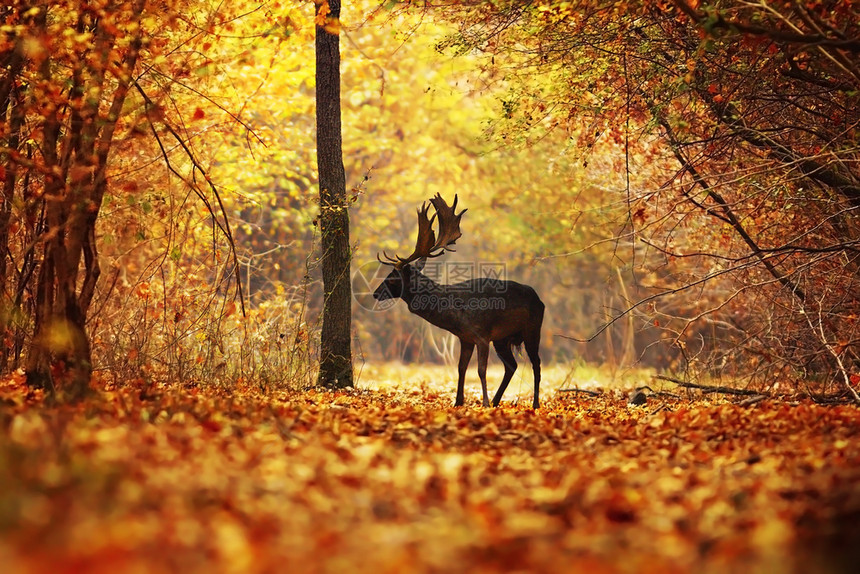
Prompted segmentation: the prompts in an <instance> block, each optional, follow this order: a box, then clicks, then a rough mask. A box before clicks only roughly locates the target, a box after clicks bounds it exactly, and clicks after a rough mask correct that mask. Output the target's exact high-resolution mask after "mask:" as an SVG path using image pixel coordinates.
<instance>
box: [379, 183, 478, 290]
mask: <svg viewBox="0 0 860 574" xmlns="http://www.w3.org/2000/svg"><path fill="white" fill-rule="evenodd" d="M430 204H431V205H432V206H433V209H434V210H435V213H434V214H433V216H432V217H428V216H427V213H428V211H429V210H430V206H429V205H427V202H424V203H422V204H421V207H420V208H419V209H418V239H417V241H416V242H415V249H414V251H412V254H411V255H409V256H408V257H398V256H397V255H395V256H394V257H392V256H390V255H388V254H387V253H386V252H385V251H383V252H382V255H383V257H384V258H385V259H384V260H383V259H382V258H380V256H379V254H377V255H376V258H377V259H378V260H379V262H380V263H382V264H383V265H389V266H391V267H393V269H392V270H391V272H390V273H389V274H388V276H387V277H386V278H385V280H384V281H383V282H382V284H381V285H380V286H379V287H377V288H376V291H374V292H373V298H374V299H376V300H377V301H385V300H386V299H396V298H398V297H400V296H401V295H402V293H403V288H404V286H405V285H409V282H410V281H411V280H412V274H413V273H415V272H420V271H421V269H423V268H424V264H425V263H426V262H427V259H428V258H431V257H439V256H440V255H444V254H445V252H446V251H453V249H451V246H452V245H454V243H455V242H456V241H457V239H459V238H460V236H461V235H462V233H460V218H461V217H463V214H464V213H466V210H465V209H464V210H463V211H461V212H460V213H456V212H455V211H456V208H457V196H456V195H454V203H452V204H451V205H450V206H449V205H448V204H447V203H445V200H444V199H442V196H441V195H440V194H438V193H437V194H436V197H433V198H431V199H430ZM434 220H438V223H439V237H438V239H437V237H436V233H435V232H434V231H433V221H434ZM413 261H414V262H415V263H414V264H413Z"/></svg>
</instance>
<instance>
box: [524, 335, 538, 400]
mask: <svg viewBox="0 0 860 574" xmlns="http://www.w3.org/2000/svg"><path fill="white" fill-rule="evenodd" d="M525 344H526V345H525V346H526V354H527V355H528V356H529V360H530V361H531V362H532V370H533V371H534V374H535V400H534V403H533V404H532V408H535V409H536V408H538V407H539V406H540V354H539V349H540V331H538V332H537V333H535V334H532V335H530V336H528V337H526V340H525Z"/></svg>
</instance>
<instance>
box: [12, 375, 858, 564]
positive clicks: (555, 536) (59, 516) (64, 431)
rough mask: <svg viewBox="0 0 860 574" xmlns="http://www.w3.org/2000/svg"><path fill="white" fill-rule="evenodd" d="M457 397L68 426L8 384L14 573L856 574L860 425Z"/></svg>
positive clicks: (159, 406) (110, 411)
mask: <svg viewBox="0 0 860 574" xmlns="http://www.w3.org/2000/svg"><path fill="white" fill-rule="evenodd" d="M452 391H453V389H450V388H449V389H446V390H445V391H442V390H438V391H437V390H436V389H435V388H429V387H427V386H424V387H420V386H419V387H417V388H413V389H411V390H407V389H403V388H398V389H395V390H391V389H389V390H386V389H384V388H380V389H373V390H367V389H365V390H357V391H352V392H340V393H332V392H324V391H320V390H309V391H305V392H296V393H259V392H254V391H252V390H250V389H231V390H230V391H229V392H228V391H226V390H220V391H218V390H206V391H204V390H197V389H184V390H183V389H180V388H163V389H154V390H151V391H150V392H148V393H141V392H140V391H139V390H131V389H128V390H126V389H120V390H115V391H111V392H100V393H99V394H97V395H96V396H95V397H93V398H92V399H90V400H88V401H86V402H85V403H82V404H79V405H77V406H73V407H72V406H61V407H57V406H48V405H47V404H45V402H44V400H42V399H41V398H40V397H39V396H35V395H33V393H30V394H29V396H28V394H27V391H26V389H25V388H24V387H22V385H21V384H20V382H16V381H14V380H9V381H5V382H4V383H3V386H2V387H0V395H1V396H2V406H0V429H2V430H0V562H2V563H4V564H7V565H9V567H7V568H4V571H5V572H47V571H51V572H54V573H56V572H67V571H69V572H70V571H76V572H78V571H86V572H102V571H104V572H118V571H136V572H137V571H140V572H161V571H183V572H197V571H201V572H202V571H206V572H210V571H218V572H221V571H223V572H268V571H272V572H283V571H289V572H374V573H379V572H496V571H523V572H526V571H536V572H542V571H546V572H550V571H552V572H556V571H560V570H559V569H563V571H574V570H575V569H585V568H588V569H589V571H597V572H642V571H655V572H657V571H659V572H723V571H727V570H731V571H792V570H794V569H796V568H798V567H803V568H804V569H805V571H808V570H809V569H810V568H811V569H813V570H815V569H818V570H819V571H828V572H829V571H841V568H842V567H843V565H844V563H845V562H844V560H848V559H850V558H851V557H852V556H851V555H850V551H851V550H850V548H849V549H848V550H844V552H848V553H849V555H847V557H846V556H843V554H844V552H843V554H840V552H839V551H835V550H834V549H838V548H844V545H845V544H847V543H850V542H851V540H852V538H851V537H852V536H853V535H854V534H855V533H856V527H853V526H851V524H852V522H853V521H852V520H851V517H852V516H856V512H857V511H858V510H860V490H858V484H860V466H858V462H860V450H858V448H857V440H856V439H857V434H858V424H857V411H856V408H854V407H852V406H836V407H823V406H817V405H814V404H811V403H808V402H803V403H800V404H797V405H794V406H792V405H789V404H786V403H784V402H780V401H772V400H768V401H762V402H760V403H757V404H756V405H754V406H751V407H739V406H737V405H734V404H732V403H730V402H728V401H724V400H720V399H716V400H713V401H712V402H704V401H701V400H699V401H687V400H680V399H669V398H664V399H660V400H659V402H655V401H654V400H653V399H652V400H651V401H650V402H649V404H647V405H645V406H643V407H635V406H629V405H628V404H627V403H626V401H625V400H621V399H619V398H617V397H616V396H615V395H614V394H612V393H605V394H603V395H601V396H598V397H592V396H579V395H567V394H561V393H559V394H556V395H555V396H553V397H551V398H549V399H548V400H545V401H544V405H543V408H541V409H540V410H539V411H537V412H534V411H532V410H530V409H527V408H525V407H524V406H521V405H511V404H507V405H505V406H503V407H501V408H498V409H481V408H477V407H473V406H469V407H466V408H462V409H454V408H452V407H451V406H450V404H451V401H452ZM471 398H472V399H474V395H473V396H472V397H471ZM475 402H476V401H475V400H472V404H475ZM522 402H524V403H527V402H528V401H522ZM10 568H11V569H10Z"/></svg>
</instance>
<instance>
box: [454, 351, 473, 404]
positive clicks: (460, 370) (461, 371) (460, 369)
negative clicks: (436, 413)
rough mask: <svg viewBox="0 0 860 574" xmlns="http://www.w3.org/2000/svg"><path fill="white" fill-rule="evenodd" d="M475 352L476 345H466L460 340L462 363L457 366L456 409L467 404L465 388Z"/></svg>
mask: <svg viewBox="0 0 860 574" xmlns="http://www.w3.org/2000/svg"><path fill="white" fill-rule="evenodd" d="M474 350H475V345H474V343H465V342H463V340H462V339H461V340H460V362H459V363H458V364H457V398H456V399H455V400H454V406H455V407H462V406H463V403H465V402H466V399H465V396H464V392H463V387H464V386H465V384H466V369H468V368H469V361H471V360H472V351H474Z"/></svg>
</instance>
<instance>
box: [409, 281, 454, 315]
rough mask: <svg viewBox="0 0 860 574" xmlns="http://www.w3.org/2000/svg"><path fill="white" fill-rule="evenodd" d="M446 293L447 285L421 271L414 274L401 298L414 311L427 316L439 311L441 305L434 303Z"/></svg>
mask: <svg viewBox="0 0 860 574" xmlns="http://www.w3.org/2000/svg"><path fill="white" fill-rule="evenodd" d="M445 293H446V290H445V285H440V284H439V283H437V282H435V281H433V280H432V279H431V278H430V277H427V276H426V275H424V274H423V273H420V272H419V273H416V274H415V275H413V276H412V280H411V281H410V282H409V284H408V285H406V287H405V288H404V289H403V292H402V293H401V295H400V298H401V299H403V300H404V301H405V302H406V304H407V305H408V306H409V310H410V311H411V312H412V313H415V314H416V315H418V316H420V317H424V318H427V317H429V316H431V315H433V314H435V313H437V312H438V309H439V305H438V304H434V301H435V300H436V299H438V298H439V297H442V296H444V295H445Z"/></svg>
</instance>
